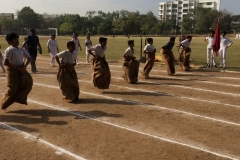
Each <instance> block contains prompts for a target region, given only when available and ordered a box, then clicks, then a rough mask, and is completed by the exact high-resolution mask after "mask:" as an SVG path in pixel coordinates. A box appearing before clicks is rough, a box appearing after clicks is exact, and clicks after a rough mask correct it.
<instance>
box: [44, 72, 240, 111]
mask: <svg viewBox="0 0 240 160" xmlns="http://www.w3.org/2000/svg"><path fill="white" fill-rule="evenodd" d="M42 76H46V77H51V78H55V77H54V76H52V75H44V74H42ZM78 81H80V82H84V83H90V82H89V81H84V80H78ZM110 86H113V87H118V88H125V89H128V90H135V91H136V90H137V91H142V92H147V93H154V94H158V95H165V96H172V97H175V98H183V99H187V100H193V101H200V102H205V103H212V104H220V105H224V106H230V107H236V108H240V106H238V105H234V104H228V103H221V102H219V101H209V100H204V99H198V98H192V97H185V96H180V95H174V94H168V93H159V92H153V91H148V90H143V89H136V88H131V87H124V86H119V85H113V84H111V85H110Z"/></svg>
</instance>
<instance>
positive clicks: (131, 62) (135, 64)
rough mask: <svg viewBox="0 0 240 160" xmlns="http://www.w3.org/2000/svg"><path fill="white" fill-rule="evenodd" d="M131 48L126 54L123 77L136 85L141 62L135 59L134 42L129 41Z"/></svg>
mask: <svg viewBox="0 0 240 160" xmlns="http://www.w3.org/2000/svg"><path fill="white" fill-rule="evenodd" d="M128 46H129V48H128V49H127V50H126V51H125V52H124V55H123V57H124V61H123V71H124V75H123V76H122V77H123V78H124V80H125V81H126V82H128V83H131V84H134V83H137V81H138V70H139V64H140V63H139V61H137V60H136V57H134V48H133V47H134V41H133V40H129V41H128Z"/></svg>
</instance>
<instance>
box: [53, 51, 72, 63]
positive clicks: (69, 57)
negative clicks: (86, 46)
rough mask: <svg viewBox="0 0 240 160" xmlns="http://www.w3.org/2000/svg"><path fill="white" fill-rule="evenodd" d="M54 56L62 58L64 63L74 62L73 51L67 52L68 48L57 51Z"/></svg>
mask: <svg viewBox="0 0 240 160" xmlns="http://www.w3.org/2000/svg"><path fill="white" fill-rule="evenodd" d="M56 56H57V57H59V58H62V60H61V63H62V64H66V63H69V64H73V63H74V61H73V57H74V52H73V53H71V52H69V50H65V51H62V52H60V53H58V54H57V55H56Z"/></svg>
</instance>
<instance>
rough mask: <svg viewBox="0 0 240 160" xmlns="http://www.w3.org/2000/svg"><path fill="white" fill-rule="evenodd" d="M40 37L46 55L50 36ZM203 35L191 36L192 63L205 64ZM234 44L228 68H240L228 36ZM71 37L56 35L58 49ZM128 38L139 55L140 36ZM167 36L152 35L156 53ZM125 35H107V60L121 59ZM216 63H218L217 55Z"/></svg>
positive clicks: (0, 41) (239, 44) (237, 45)
mask: <svg viewBox="0 0 240 160" xmlns="http://www.w3.org/2000/svg"><path fill="white" fill-rule="evenodd" d="M39 38H40V43H41V45H42V49H43V55H46V56H48V55H49V54H48V53H47V47H46V44H47V40H48V39H49V38H50V37H41V36H40V37H39ZM85 38H86V37H79V39H80V44H81V46H82V49H83V50H82V51H81V52H79V57H80V58H83V57H85V46H84V41H85ZM98 38H99V37H97V36H96V37H95V36H93V37H91V40H92V42H93V45H95V44H97V43H98ZM204 38H205V37H193V40H192V43H191V46H190V47H191V48H192V54H191V57H190V58H191V59H192V60H194V61H193V62H192V64H194V65H206V46H207V45H206V43H205V42H204V41H203V40H204ZM229 38H230V39H231V40H232V41H233V42H234V44H233V45H232V46H231V47H230V48H229V49H228V52H227V68H228V69H229V70H240V40H235V39H234V37H229ZM71 39H72V37H70V36H60V37H57V41H58V45H59V50H60V51H61V50H65V49H66V43H67V42H68V41H69V40H71ZM130 39H132V40H134V41H135V47H134V48H135V56H136V57H137V58H139V57H140V41H141V39H140V37H131V38H130ZM168 39H169V38H166V37H154V46H155V47H156V49H157V54H158V55H159V52H160V48H161V46H162V45H164V44H165V43H166V42H168ZM144 40H145V38H143V47H144V44H145V43H144ZM127 41H128V39H127V37H123V36H118V37H115V38H113V37H108V43H107V47H108V49H107V51H106V58H107V60H114V61H121V60H122V55H123V53H124V51H125V50H126V48H127V47H128V45H127ZM22 43H23V37H20V45H21V44H22ZM178 44H179V41H178V38H177V39H176V43H175V46H177V45H178ZM0 45H1V46H2V49H1V50H2V51H4V50H5V49H6V48H7V47H8V44H7V42H6V41H5V37H4V36H0ZM173 52H174V55H175V57H176V58H177V57H178V52H177V47H174V48H173ZM217 64H219V57H217Z"/></svg>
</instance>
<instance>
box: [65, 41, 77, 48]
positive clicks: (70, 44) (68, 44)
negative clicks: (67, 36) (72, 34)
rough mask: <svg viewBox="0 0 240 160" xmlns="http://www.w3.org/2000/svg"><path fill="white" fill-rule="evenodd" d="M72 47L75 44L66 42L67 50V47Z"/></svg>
mask: <svg viewBox="0 0 240 160" xmlns="http://www.w3.org/2000/svg"><path fill="white" fill-rule="evenodd" d="M72 45H75V43H74V42H73V41H69V42H67V48H69V47H70V46H72Z"/></svg>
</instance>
